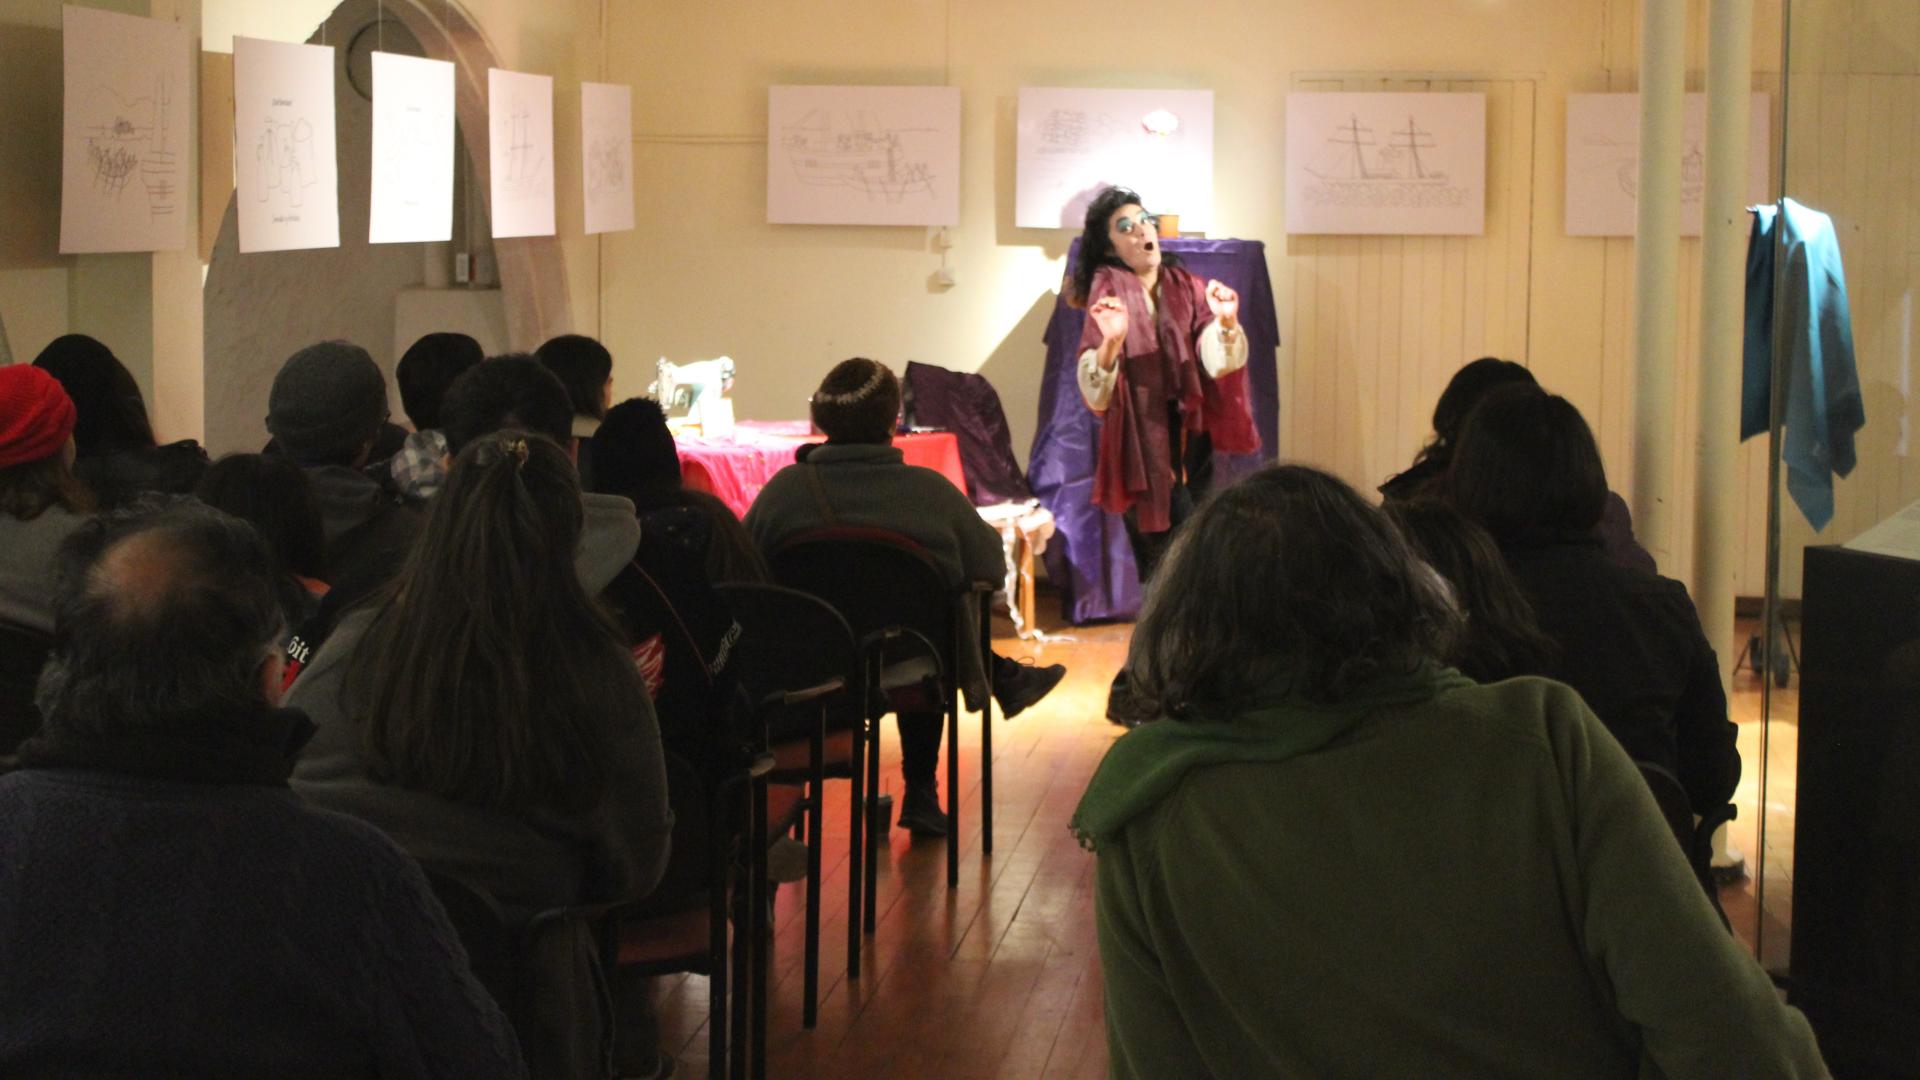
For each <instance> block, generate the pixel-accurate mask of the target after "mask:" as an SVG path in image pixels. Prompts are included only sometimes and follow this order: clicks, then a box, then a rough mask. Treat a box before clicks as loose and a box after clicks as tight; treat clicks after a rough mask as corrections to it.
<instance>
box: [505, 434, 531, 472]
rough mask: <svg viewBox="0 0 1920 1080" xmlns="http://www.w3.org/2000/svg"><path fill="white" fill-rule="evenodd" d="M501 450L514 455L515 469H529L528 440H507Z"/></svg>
mask: <svg viewBox="0 0 1920 1080" xmlns="http://www.w3.org/2000/svg"><path fill="white" fill-rule="evenodd" d="M500 449H502V450H504V451H506V452H507V453H509V454H512V455H513V457H514V468H516V469H524V468H526V467H527V440H525V439H505V440H502V441H501V443H500Z"/></svg>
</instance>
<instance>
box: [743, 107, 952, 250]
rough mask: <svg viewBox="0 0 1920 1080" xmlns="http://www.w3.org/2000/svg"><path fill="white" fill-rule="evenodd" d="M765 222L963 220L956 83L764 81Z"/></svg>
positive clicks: (918, 222)
mask: <svg viewBox="0 0 1920 1080" xmlns="http://www.w3.org/2000/svg"><path fill="white" fill-rule="evenodd" d="M767 222H768V224H771V225H958V224H960V89H959V88H958V87H953V86H775V87H771V88H769V90H768V92H767Z"/></svg>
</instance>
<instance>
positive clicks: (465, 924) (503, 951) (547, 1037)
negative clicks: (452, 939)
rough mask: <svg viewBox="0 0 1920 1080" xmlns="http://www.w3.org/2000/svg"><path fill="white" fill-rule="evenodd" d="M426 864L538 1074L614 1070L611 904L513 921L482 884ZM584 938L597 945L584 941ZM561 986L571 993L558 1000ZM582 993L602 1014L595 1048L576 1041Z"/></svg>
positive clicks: (607, 1073) (477, 971) (479, 974)
mask: <svg viewBox="0 0 1920 1080" xmlns="http://www.w3.org/2000/svg"><path fill="white" fill-rule="evenodd" d="M422 869H425V870H426V875H427V882H428V884H430V885H431V886H432V887H433V892H434V895H435V896H436V897H438V898H439V900H440V906H441V907H443V908H445V909H446V912H447V918H448V921H450V922H452V923H453V928H454V930H455V931H456V932H457V933H458V934H459V935H460V944H461V945H462V946H463V947H465V949H466V952H467V961H468V963H469V964H470V965H471V966H472V968H473V974H474V976H475V977H476V978H478V979H479V980H480V984H481V985H482V986H484V987H486V988H487V992H488V993H490V994H492V995H493V999H494V1001H495V1002H496V1003H498V1004H499V1006H500V1011H501V1012H503V1013H505V1014H506V1016H507V1019H508V1020H509V1021H511V1022H512V1024H513V1030H514V1034H515V1036H516V1037H517V1038H518V1039H519V1041H520V1052H521V1056H523V1057H524V1058H525V1059H526V1061H527V1064H528V1067H529V1069H530V1071H531V1072H532V1073H533V1075H535V1076H550V1075H567V1076H578V1075H580V1074H581V1070H582V1069H583V1068H584V1069H591V1070H592V1073H591V1075H593V1076H596V1077H611V1076H613V1074H614V1069H613V1032H614V1015H613V997H612V994H611V992H610V990H609V988H608V985H607V977H606V969H605V967H604V966H603V963H604V960H605V955H606V946H605V938H604V935H605V926H606V915H607V912H608V911H609V910H610V909H611V907H612V905H609V904H588V905H581V906H578V907H565V908H554V909H552V910H549V911H542V912H540V913H539V914H536V915H534V916H533V917H532V918H531V919H528V920H526V921H525V922H515V921H514V920H512V919H510V918H508V916H507V915H506V913H505V912H504V911H502V910H501V908H500V905H499V903H498V902H497V901H495V900H494V898H493V895H492V894H491V893H489V892H487V890H485V889H484V888H481V887H480V886H479V885H476V884H474V883H473V882H471V881H468V880H467V879H465V878H462V877H459V876H457V875H454V874H449V873H444V872H442V871H438V870H434V869H431V868H426V867H423V868H422ZM582 941H586V942H590V943H591V944H590V945H589V947H587V948H585V949H581V948H578V945H579V943H580V942H582ZM581 965H584V970H580V966H581ZM583 981H584V985H582V983H583ZM555 987H566V988H568V989H569V990H570V991H573V992H570V993H566V994H563V995H560V997H559V1000H553V998H554V993H553V989H554V988H555ZM580 992H584V993H585V994H586V995H587V997H588V999H590V1000H591V1001H592V1002H593V1004H594V1009H595V1019H596V1020H597V1021H598V1027H597V1029H593V1030H590V1031H589V1032H588V1034H589V1035H591V1036H593V1038H594V1040H595V1041H594V1045H593V1046H592V1048H591V1049H586V1048H583V1047H582V1046H580V1045H579V1044H578V1043H577V1042H576V1039H577V1038H578V1036H579V1034H580V1031H579V1026H580V1023H581V1019H582V1018H580V1017H579V1016H576V1015H574V1014H573V1013H572V1011H571V1010H572V1008H573V1006H575V1005H577V1004H578V1003H579V1002H580V1000H581V996H580ZM583 1058H585V1059H586V1060H582V1059H583Z"/></svg>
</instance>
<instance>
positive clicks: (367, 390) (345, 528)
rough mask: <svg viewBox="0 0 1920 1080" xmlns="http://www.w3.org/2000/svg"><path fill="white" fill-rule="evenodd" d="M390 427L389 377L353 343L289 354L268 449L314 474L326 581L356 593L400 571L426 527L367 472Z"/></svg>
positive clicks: (271, 414)
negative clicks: (414, 539)
mask: <svg viewBox="0 0 1920 1080" xmlns="http://www.w3.org/2000/svg"><path fill="white" fill-rule="evenodd" d="M388 427H389V425H388V423H387V378H386V376H385V375H383V374H382V373H381V371H380V365H378V364H376V363H374V362H373V357H372V356H369V355H368V354H367V350H365V349H363V348H361V347H360V346H358V345H355V344H352V343H351V342H346V341H322V342H320V343H318V344H315V345H309V346H307V347H306V348H304V349H301V350H300V351H299V352H296V353H294V354H293V355H292V356H289V357H288V358H287V362H286V363H284V364H282V365H280V373H279V374H277V375H275V376H274V377H273V389H272V390H271V391H269V392H268V394H267V430H268V431H270V432H272V433H273V442H272V443H271V444H270V445H269V447H268V449H267V452H268V453H278V454H282V455H284V456H286V457H287V458H289V459H291V460H292V461H293V462H294V463H295V464H297V465H299V466H300V468H301V469H302V471H304V472H305V473H306V474H307V480H308V483H309V484H310V485H311V487H312V489H313V501H314V505H315V506H316V508H318V509H319V511H320V522H321V530H322V532H323V533H324V534H325V535H324V538H323V539H324V543H325V556H324V561H325V564H326V573H325V576H324V580H325V581H327V582H328V583H330V584H332V585H333V586H335V588H336V589H341V590H343V591H344V592H345V593H348V594H353V595H358V594H359V590H371V589H372V588H374V587H377V586H378V585H380V584H383V583H384V582H385V581H386V580H387V579H388V578H390V577H391V576H392V575H393V574H394V573H395V572H396V571H398V569H399V567H400V563H401V562H402V561H403V560H404V559H405V558H406V553H407V549H408V548H409V547H411V546H412V543H413V537H414V533H415V532H416V531H417V530H418V528H419V524H420V515H419V514H418V513H416V512H415V511H413V510H412V509H410V508H408V507H404V506H401V505H400V504H399V502H398V500H397V499H396V497H395V496H394V494H393V493H392V492H390V491H388V490H387V489H386V488H385V487H384V486H383V485H382V484H381V483H380V481H379V480H377V479H375V478H374V477H372V476H369V475H368V474H367V473H365V472H363V471H361V469H362V466H364V465H366V464H367V462H368V461H369V460H370V459H371V458H372V457H373V456H374V455H375V454H376V453H377V449H376V444H378V443H379V441H380V439H381V436H382V434H383V433H384V432H385V431H386V429H387V428H388Z"/></svg>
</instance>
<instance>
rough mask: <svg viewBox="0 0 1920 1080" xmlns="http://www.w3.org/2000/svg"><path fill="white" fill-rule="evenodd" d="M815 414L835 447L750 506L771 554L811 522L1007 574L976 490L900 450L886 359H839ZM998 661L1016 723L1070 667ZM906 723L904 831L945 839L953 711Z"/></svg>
mask: <svg viewBox="0 0 1920 1080" xmlns="http://www.w3.org/2000/svg"><path fill="white" fill-rule="evenodd" d="M812 412H813V422H814V425H815V426H816V427H818V428H819V429H820V431H821V432H822V433H823V434H825V435H826V437H827V441H826V443H825V444H822V445H815V446H811V447H808V448H805V449H804V450H803V453H805V457H804V458H803V459H802V460H801V461H800V462H798V463H796V464H793V465H789V466H787V467H786V468H784V469H781V470H780V471H779V472H778V473H775V474H774V476H773V478H772V479H771V480H768V481H767V485H766V487H764V488H762V489H761V490H760V494H759V496H758V497H756V498H755V499H754V501H753V506H752V507H751V508H750V509H749V510H748V511H747V516H746V520H745V524H746V527H747V532H748V533H749V534H750V535H752V537H753V538H754V541H755V542H756V543H758V544H759V545H760V549H761V550H762V551H763V552H771V551H773V550H774V549H775V548H777V547H779V546H780V543H781V542H782V541H784V540H786V539H787V538H788V537H791V536H793V535H794V534H796V533H800V532H804V531H806V530H808V529H816V528H821V527H825V526H829V525H857V526H866V527H870V528H879V529H886V530H889V531H892V532H896V533H899V534H901V535H903V536H905V537H907V538H908V539H910V540H912V541H914V542H915V543H917V544H919V545H920V546H921V547H922V548H924V549H926V551H927V552H928V554H930V555H931V556H932V557H933V559H934V561H936V562H937V563H939V565H940V567H941V569H942V570H944V571H945V572H946V575H947V584H949V585H952V586H955V587H958V586H961V585H965V584H966V583H968V582H970V581H994V582H998V581H1001V580H1002V579H1004V578H1005V577H1006V560H1005V557H1004V555H1003V554H1002V552H1001V547H1000V534H999V533H997V532H995V531H994V529H993V527H992V526H990V525H988V524H987V523H986V522H984V521H982V520H980V514H979V513H978V511H976V510H975V509H974V506H973V503H972V501H970V500H969V499H968V498H967V496H966V493H965V492H963V491H961V490H960V489H959V488H956V487H954V486H953V484H952V482H951V481H949V480H948V479H947V478H946V477H944V476H942V475H940V474H939V473H937V472H935V471H933V470H932V469H927V468H922V467H920V466H918V465H908V464H906V462H905V461H904V459H903V458H902V457H901V454H900V450H899V449H898V448H897V447H895V446H894V445H893V432H894V424H895V422H896V421H897V420H898V419H899V416H900V381H899V379H897V378H896V377H895V376H894V374H893V372H892V371H891V370H890V369H888V368H887V366H886V365H884V364H880V363H877V362H875V361H872V360H867V359H864V358H855V359H852V360H846V361H843V362H841V363H840V364H838V365H836V366H835V367H834V369H833V370H832V371H829V372H828V373H827V377H826V378H825V379H824V380H822V381H821V383H820V389H819V390H817V391H815V393H814V395H813V402H812ZM976 641H977V636H976V635H975V634H972V633H969V634H968V635H966V644H965V647H966V648H967V649H968V651H969V653H971V652H972V651H973V649H974V648H977V645H976ZM983 659H986V658H984V657H978V656H971V655H969V657H968V658H967V660H966V663H967V664H968V665H970V666H971V667H972V668H973V670H974V671H975V672H976V673H977V672H979V670H980V669H979V664H980V661H981V660H983ZM991 659H992V662H993V665H994V668H993V696H994V699H995V700H997V701H998V702H999V703H1000V708H1001V710H1002V711H1003V712H1004V713H1005V714H1006V716H1007V717H1008V718H1009V719H1011V718H1012V717H1014V716H1016V715H1018V714H1019V713H1020V712H1022V711H1023V710H1025V709H1026V708H1027V707H1028V706H1030V705H1032V704H1034V703H1035V702H1038V701H1039V700H1040V699H1041V698H1043V697H1045V696H1046V695H1047V694H1048V692H1050V691H1051V690H1052V689H1053V688H1054V687H1055V686H1057V685H1059V682H1060V679H1061V678H1062V677H1063V676H1064V675H1066V673H1067V669H1066V668H1065V667H1064V666H1063V665H1060V664H1053V665H1050V666H1048V667H1044V668H1041V667H1029V666H1027V665H1024V664H1020V663H1016V662H1015V661H1012V660H1008V659H1005V658H1004V657H1000V656H993V657H992V658H991ZM984 682H985V680H984V678H983V677H982V676H981V675H980V674H971V675H967V676H966V677H965V678H963V679H962V684H963V685H964V686H966V687H967V692H968V695H969V696H970V697H978V696H979V691H980V690H981V689H982V688H983V686H982V684H983V683H984ZM897 720H898V723H899V727H900V771H901V773H902V774H903V776H904V779H905V781H906V786H907V791H906V797H905V799H904V800H903V806H902V809H901V813H900V824H901V827H903V828H908V829H911V830H913V831H914V832H915V833H916V834H919V835H923V836H942V835H945V833H946V830H947V825H946V820H947V819H946V815H945V814H944V813H942V812H941V810H940V795H939V788H938V786H937V784H936V782H935V778H934V772H935V766H936V765H938V763H939V758H940V729H941V727H942V724H941V722H940V721H941V714H940V713H938V712H926V713H922V712H917V711H909V712H903V713H899V714H898V715H897Z"/></svg>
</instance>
